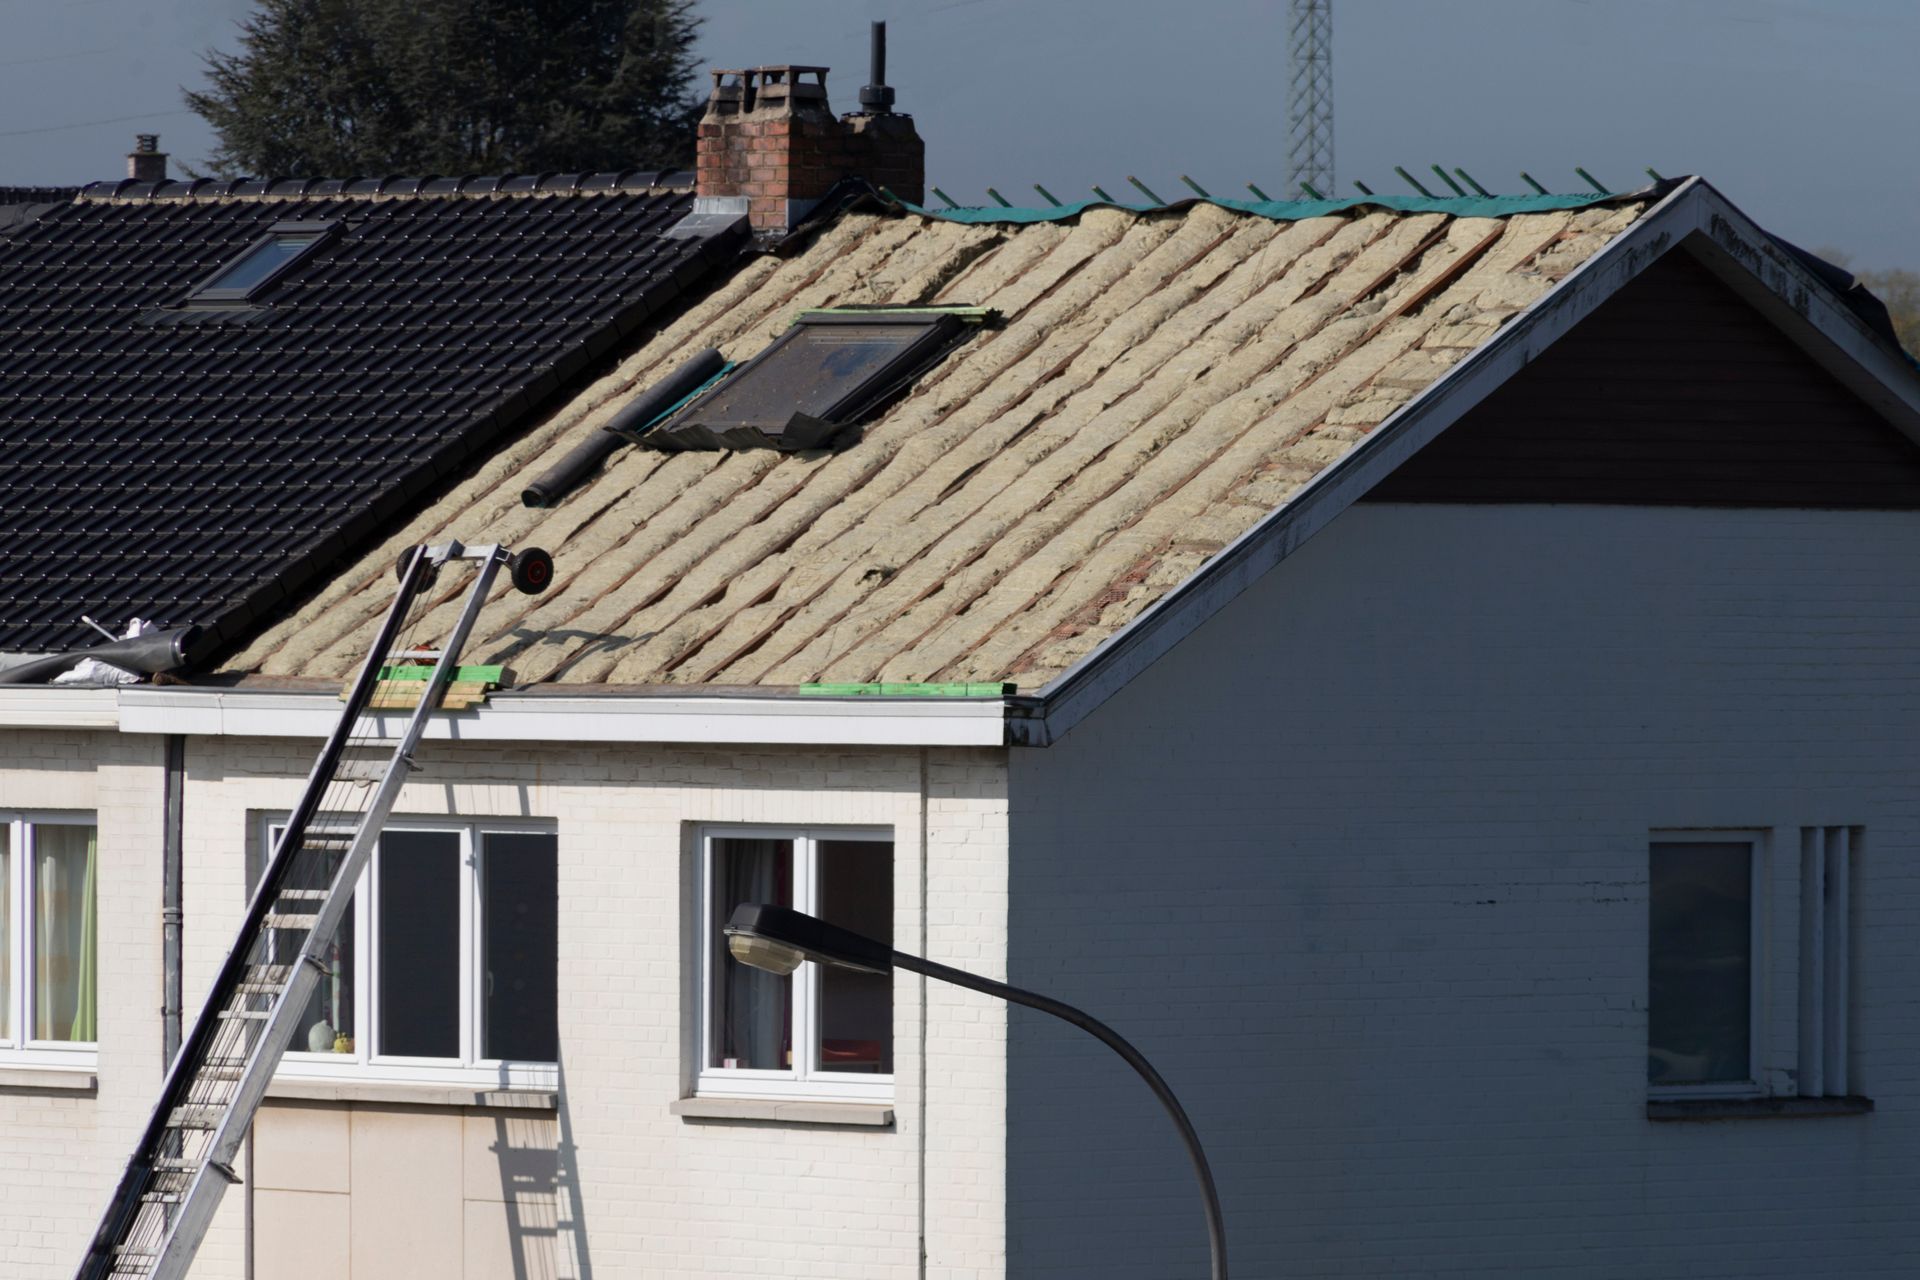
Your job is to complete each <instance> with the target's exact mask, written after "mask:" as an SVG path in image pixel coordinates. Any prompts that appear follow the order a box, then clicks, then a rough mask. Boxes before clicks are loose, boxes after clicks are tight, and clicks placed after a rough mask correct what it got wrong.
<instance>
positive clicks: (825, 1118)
mask: <svg viewBox="0 0 1920 1280" xmlns="http://www.w3.org/2000/svg"><path fill="white" fill-rule="evenodd" d="M667 1109H668V1110H669V1111H671V1112H672V1113H673V1114H674V1115H676V1116H679V1117H680V1118H681V1119H682V1120H689V1121H701V1120H756V1121H762V1122H769V1121H770V1122H772V1123H775V1124H829V1125H848V1126H853V1127H857V1128H873V1129H885V1128H891V1127H892V1126H893V1107H892V1105H891V1104H888V1103H876V1102H781V1101H778V1100H776V1099H772V1098H681V1099H680V1100H679V1101H678V1102H675V1103H674V1104H673V1105H672V1106H671V1107H669V1108H667Z"/></svg>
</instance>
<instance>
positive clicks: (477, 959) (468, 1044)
mask: <svg viewBox="0 0 1920 1280" xmlns="http://www.w3.org/2000/svg"><path fill="white" fill-rule="evenodd" d="M285 821H286V818H285V816H284V815H268V816H267V817H265V818H264V819H263V820H262V822H261V824H260V825H261V830H260V837H261V845H260V850H261V854H260V865H261V866H262V867H264V866H265V864H266V860H267V859H268V858H269V857H271V856H272V852H273V841H274V837H275V835H276V832H277V829H278V828H279V827H280V826H281V825H283V824H284V823H285ZM311 829H312V830H315V831H322V830H328V831H341V830H342V828H341V826H340V825H339V824H336V823H330V822H328V821H327V819H326V818H325V817H321V818H316V819H315V820H314V822H313V825H312V828H311ZM381 830H382V832H386V831H423V832H440V833H446V834H453V835H457V836H459V838H460V984H459V989H460V1050H461V1052H460V1056H459V1057H458V1058H419V1057H403V1056H399V1055H392V1054H380V1053H375V1052H374V1051H373V1043H374V1041H375V1040H376V1039H377V1036H376V1034H375V1029H376V1028H377V1027H379V1025H380V1021H379V1019H380V969H379V964H380V957H379V956H378V955H377V954H376V948H375V947H374V930H375V925H376V922H377V921H378V920H379V916H378V915H377V914H376V913H377V911H378V909H379V907H378V894H379V888H378V886H379V877H378V876H377V875H376V874H375V872H376V871H377V869H378V867H379V865H380V858H381V850H380V848H379V846H378V845H376V846H375V848H374V853H373V856H372V858H370V859H368V862H367V866H366V869H365V870H363V871H362V872H361V873H360V880H359V882H358V883H357V884H356V885H355V886H354V900H353V908H352V909H353V971H354V995H353V998H354V1010H353V1017H354V1024H353V1025H354V1036H353V1051H352V1053H310V1052H308V1051H307V1050H306V1049H305V1048H304V1047H302V1045H301V1044H300V1043H299V1037H298V1033H296V1035H295V1043H293V1044H291V1045H289V1046H288V1047H287V1052H286V1054H285V1056H284V1057H282V1059H281V1061H280V1068H279V1070H278V1072H277V1073H276V1077H275V1078H276V1079H281V1080H353V1081H359V1082H362V1083H381V1084H448V1085H461V1086H476V1087H482V1088H489V1089H503V1090H535V1091H540V1090H554V1089H558V1088H559V1085H560V1069H559V1066H558V1064H556V1063H552V1062H527V1061H518V1060H512V1059H502V1058H487V1057H483V1056H482V1055H481V1033H482V1027H481V1025H480V1024H481V1010H482V1009H483V1008H484V1007H485V999H486V993H485V991H484V989H483V988H484V987H485V985H486V972H485V966H484V964H483V963H482V957H483V955H484V947H485V944H486V939H485V938H484V937H482V936H481V932H482V931H481V919H482V913H481V904H482V891H483V888H484V885H483V883H482V877H483V876H484V875H485V868H484V867H482V866H481V859H480V849H481V839H482V837H484V836H487V835H490V834H502V835H547V836H553V837H555V840H556V842H557V840H558V832H557V831H556V830H555V828H554V825H553V824H552V823H550V822H545V823H543V822H529V821H524V820H514V819H496V818H389V819H388V820H387V822H386V823H385V824H384V825H383V826H382V827H381ZM351 831H352V828H351V827H350V826H348V827H346V828H345V831H344V834H351ZM248 891H249V893H251V892H252V886H251V885H249V886H248ZM556 978H557V974H556Z"/></svg>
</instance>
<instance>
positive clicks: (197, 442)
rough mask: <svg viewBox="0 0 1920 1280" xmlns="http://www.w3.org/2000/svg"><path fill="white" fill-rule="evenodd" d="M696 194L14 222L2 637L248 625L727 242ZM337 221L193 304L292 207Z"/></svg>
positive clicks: (722, 251)
mask: <svg viewBox="0 0 1920 1280" xmlns="http://www.w3.org/2000/svg"><path fill="white" fill-rule="evenodd" d="M691 204H692V197H691V196H690V195H688V194H686V193H672V194H652V195H650V194H645V193H635V192H628V191H616V192H611V193H606V194H593V195H558V196H535V197H522V198H484V197H482V198H474V197H470V196H469V197H451V198H446V197H442V198H414V199H405V198H402V199H381V200H364V199H311V200H310V199H291V200H289V199H272V200H262V199H219V200H200V199H143V200H131V201H128V200H118V201H112V202H108V201H99V200H82V201H79V202H76V203H73V204H68V205H64V206H61V207H59V208H56V209H52V210H49V211H47V212H45V213H43V214H41V215H40V216H39V217H37V218H36V219H34V220H33V221H31V222H27V223H20V224H16V225H12V226H0V547H4V548H5V549H6V554H5V555H4V556H3V557H0V651H5V652H44V651H49V650H56V649H62V648H67V647H74V646H80V645H85V644H88V643H91V642H92V640H93V639H95V638H97V633H95V632H94V631H93V630H92V629H91V628H89V627H87V626H86V625H85V624H84V623H82V622H81V621H80V615H82V614H89V615H91V616H93V617H95V618H98V619H100V620H101V621H103V622H106V623H108V625H110V626H112V625H117V624H119V623H121V622H123V621H124V620H125V619H126V618H128V617H131V616H135V615H137V616H139V617H142V618H147V619H150V620H155V621H158V622H160V623H162V624H163V625H184V624H187V623H200V624H201V625H203V626H207V627H209V628H212V629H214V630H215V631H216V633H217V634H219V635H220V636H221V637H222V638H224V639H228V640H231V639H235V638H237V637H238V636H239V635H240V634H242V633H243V632H244V631H245V630H246V629H247V627H248V624H249V623H251V622H252V621H254V619H255V618H256V617H257V615H258V613H259V612H260V611H261V610H263V609H269V608H272V607H274V606H275V605H276V604H277V603H278V601H280V600H281V599H284V598H285V597H286V596H288V595H292V594H295V593H297V592H298V591H300V590H301V589H302V587H303V586H305V585H306V583H307V582H308V581H309V580H310V575H312V574H313V573H315V572H318V571H319V570H321V569H322V568H324V567H325V566H326V564H327V563H328V561H329V560H331V559H332V558H333V557H334V556H336V555H339V554H342V553H344V552H345V551H346V550H348V549H349V545H350V543H351V542H352V541H353V540H355V539H358V538H364V537H366V536H367V535H368V534H369V533H371V532H372V531H373V528H374V526H375V525H376V523H377V522H379V521H381V520H384V519H389V518H391V517H392V516H393V515H394V514H395V513H396V512H397V511H398V510H399V508H400V505H401V503H402V501H403V500H404V499H405V498H406V497H408V496H411V495H414V494H418V493H420V492H423V491H426V490H428V489H431V488H433V487H434V485H435V484H436V483H437V482H438V481H439V480H440V479H441V478H442V477H443V476H445V475H447V474H448V473H450V472H452V471H454V470H457V469H459V468H461V467H463V466H465V465H467V464H468V463H469V462H470V461H471V459H472V457H473V455H474V454H475V453H476V452H477V451H480V450H483V449H485V448H486V447H487V446H489V445H490V444H492V443H495V442H496V441H497V440H498V439H499V437H500V436H501V435H502V433H503V432H505V431H507V430H508V429H510V428H512V427H514V426H515V425H517V424H518V423H520V422H521V421H523V420H524V419H525V417H526V416H527V415H528V413H529V412H531V411H532V410H533V409H535V408H537V407H538V406H539V402H540V401H541V399H542V398H543V397H545V396H548V395H550V394H551V393H552V392H553V391H554V390H556V389H557V388H558V387H559V386H560V385H561V383H562V382H563V381H564V380H565V379H567V378H569V377H571V376H573V375H574V374H576V373H578V372H580V371H581V370H582V369H583V368H584V367H585V366H586V364H587V362H588V360H589V359H590V357H591V356H597V355H598V354H600V353H602V352H604V351H605V350H607V349H608V348H609V347H611V346H612V345H613V344H614V340H615V338H616V337H617V336H621V335H625V334H628V333H631V332H632V331H633V330H634V329H636V328H637V327H638V326H639V325H640V324H641V323H642V322H644V321H645V320H646V319H647V318H648V317H649V316H651V315H652V314H653V313H654V312H656V311H657V310H658V309H659V308H660V307H662V306H664V305H666V304H668V303H670V302H671V301H672V300H673V299H674V298H676V297H677V296H679V295H680V294H681V293H682V292H683V291H684V290H685V289H686V288H687V287H688V286H689V285H691V284H693V283H695V282H696V281H697V280H698V279H699V278H700V277H701V276H703V275H704V274H705V273H706V272H707V271H708V270H710V269H711V268H712V267H713V266H714V265H715V264H716V263H717V262H719V261H721V260H723V259H724V258H727V257H730V256H731V254H732V252H733V251H734V249H735V247H736V244H737V242H736V241H735V240H734V239H733V238H731V237H721V238H718V239H708V240H700V239H668V238H666V237H664V236H663V235H662V234H661V233H663V232H665V231H666V230H667V229H668V228H670V227H672V226H673V225H674V224H675V223H676V222H678V221H679V220H680V218H681V217H682V216H684V215H685V214H686V212H687V211H688V210H689V208H690V207H691ZM294 221H337V222H338V223H339V224H340V229H339V232H338V233H337V234H336V235H334V236H333V237H332V238H331V239H330V240H329V241H328V242H327V243H326V244H325V245H323V246H321V247H320V248H319V249H318V250H316V251H315V252H313V253H311V254H308V255H306V256H304V257H302V258H301V260H300V261H299V262H298V263H297V264H296V265H295V266H294V268H293V269H291V270H289V271H288V272H287V273H286V274H284V275H283V276H281V277H279V278H276V279H275V280H274V281H273V282H272V283H271V285H270V286H269V287H268V288H267V289H266V290H264V291H263V292H262V293H261V294H260V295H258V297H257V298H256V299H255V305H254V306H252V307H251V308H249V307H238V308H233V309H227V310H220V309H214V308H204V307H203V308H199V309H193V308H187V307H186V306H185V305H184V304H185V302H186V299H187V295H188V294H189V293H190V292H191V290H192V289H193V287H194V286H195V285H196V284H198V283H200V282H202V281H204V280H205V279H206V278H207V277H208V276H209V274H210V273H212V272H213V271H215V270H216V269H218V268H219V267H220V266H222V265H223V264H224V263H227V262H229V261H231V260H232V259H233V258H234V257H235V256H236V255H237V254H239V253H240V252H241V251H243V250H244V249H245V248H246V247H247V246H248V245H250V244H252V243H254V242H255V241H256V240H258V239H259V238H260V237H261V236H262V235H264V234H265V233H266V231H267V229H268V228H269V227H271V226H272V225H274V224H275V223H282V222H294Z"/></svg>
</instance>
